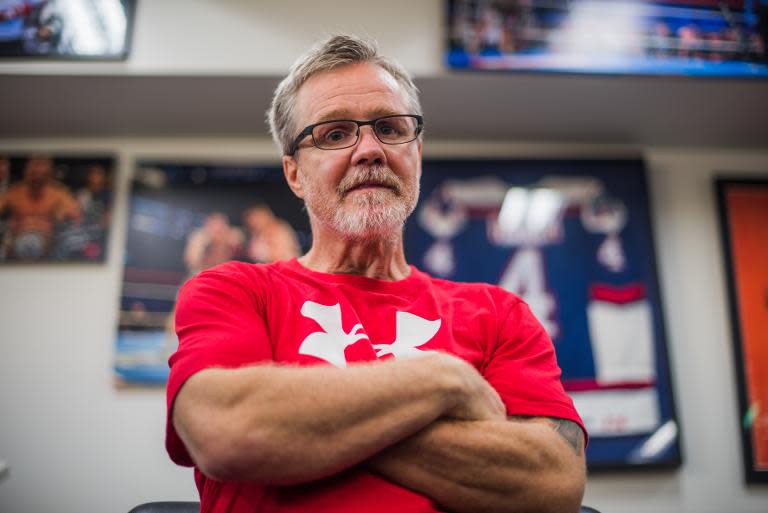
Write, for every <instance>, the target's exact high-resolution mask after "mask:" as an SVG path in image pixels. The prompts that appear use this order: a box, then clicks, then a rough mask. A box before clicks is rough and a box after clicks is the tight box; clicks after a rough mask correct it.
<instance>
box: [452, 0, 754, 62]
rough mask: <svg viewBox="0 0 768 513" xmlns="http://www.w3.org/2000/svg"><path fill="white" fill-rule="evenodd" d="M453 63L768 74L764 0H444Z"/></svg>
mask: <svg viewBox="0 0 768 513" xmlns="http://www.w3.org/2000/svg"><path fill="white" fill-rule="evenodd" d="M446 12H447V18H448V19H447V25H446V30H447V33H446V40H447V63H448V66H449V67H451V68H454V69H471V70H521V71H543V72H566V73H597V74H638V75H692V76H724V77H768V0H727V1H726V0H678V1H652V0H610V1H609V0H448V2H447V5H446Z"/></svg>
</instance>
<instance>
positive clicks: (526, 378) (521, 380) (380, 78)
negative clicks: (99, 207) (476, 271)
mask: <svg viewBox="0 0 768 513" xmlns="http://www.w3.org/2000/svg"><path fill="white" fill-rule="evenodd" d="M270 126H271V129H272V133H273V135H274V137H275V140H276V142H277V143H278V145H279V147H280V149H281V151H282V153H283V157H282V163H283V170H284V172H285V177H286V179H287V181H288V185H289V186H290V187H291V189H292V190H293V192H294V193H295V194H296V195H297V196H299V197H300V198H302V199H303V200H304V202H305V204H306V207H307V212H308V214H309V217H310V221H311V225H312V234H313V244H312V248H311V249H310V251H309V252H308V253H307V254H306V255H304V256H302V257H300V258H298V259H293V260H289V261H287V262H280V263H276V264H268V265H254V264H244V263H229V264H224V265H222V266H218V267H216V268H213V269H211V270H208V271H205V272H203V273H201V274H199V275H198V276H197V277H196V278H194V279H193V280H191V281H190V282H189V283H188V284H187V285H186V286H185V287H184V289H183V290H182V292H181V294H180V298H179V303H178V313H177V332H178V335H179V340H180V343H179V349H178V351H177V352H176V353H175V354H174V355H173V356H172V357H171V360H170V363H171V376H170V380H169V383H168V407H169V422H168V432H167V448H168V451H169V453H170V455H171V457H172V458H173V460H174V461H176V462H177V463H180V464H182V465H194V466H195V477H196V481H197V485H198V489H199V491H200V496H201V502H202V510H203V511H206V512H207V511H211V512H213V511H215V512H225V511H226V512H246V511H249V512H252V511H259V512H273V511H274V512H288V511H290V512H299V511H301V512H334V513H338V512H345V511H350V512H358V511H367V512H387V513H390V512H394V511H397V512H435V511H445V510H448V511H456V512H475V511H517V512H523V511H541V512H550V511H551V512H557V513H566V512H570V511H577V510H578V508H579V503H580V500H581V497H582V493H583V489H584V480H585V476H584V438H583V432H582V428H581V420H580V419H579V416H578V414H577V413H576V411H575V410H574V408H573V403H572V402H571V401H570V399H569V398H568V396H567V395H566V394H565V393H564V392H563V389H562V386H561V384H560V381H559V377H560V371H559V369H558V367H557V364H556V362H555V356H554V352H553V349H552V344H551V342H550V340H549V339H548V338H547V335H546V333H545V331H544V330H543V329H542V327H541V326H540V324H539V323H538V322H537V321H536V320H535V319H534V317H533V316H532V315H531V312H530V310H529V309H528V306H527V305H526V304H525V303H523V302H522V301H521V300H520V299H519V298H517V297H515V296H514V295H512V294H509V293H508V292H505V291H503V290H501V289H499V288H497V287H493V286H490V285H485V284H459V283H451V282H447V281H443V280H437V279H433V278H431V277H430V276H428V275H426V274H424V273H423V272H421V271H419V270H418V269H416V268H414V267H413V266H409V265H408V263H407V262H406V260H405V256H404V253H403V238H402V231H403V223H404V222H405V220H406V218H407V217H408V215H409V214H410V213H411V212H412V211H413V209H414V207H415V205H416V202H417V200H418V195H419V177H420V174H421V148H422V141H421V132H422V118H421V109H420V106H419V100H418V95H417V90H416V88H415V86H414V85H413V83H412V82H411V79H410V78H409V76H408V75H407V73H406V72H405V71H404V70H403V69H402V68H401V67H400V66H399V65H397V64H396V63H394V62H392V61H391V60H388V59H386V58H384V57H382V56H380V55H378V54H377V52H376V49H375V47H374V46H373V45H372V44H371V43H369V42H366V41H362V40H359V39H356V38H353V37H347V36H335V37H332V38H331V39H329V40H327V41H325V42H324V43H322V44H320V45H319V46H317V47H316V48H314V49H313V50H311V51H310V52H309V53H308V54H307V55H305V56H304V57H302V58H301V59H300V60H299V61H298V62H297V63H296V64H295V65H294V66H293V67H292V68H291V71H290V73H289V75H288V76H287V77H286V78H285V80H283V82H282V83H281V84H280V85H279V86H278V88H277V90H276V92H275V96H274V99H273V103H272V107H271V110H270Z"/></svg>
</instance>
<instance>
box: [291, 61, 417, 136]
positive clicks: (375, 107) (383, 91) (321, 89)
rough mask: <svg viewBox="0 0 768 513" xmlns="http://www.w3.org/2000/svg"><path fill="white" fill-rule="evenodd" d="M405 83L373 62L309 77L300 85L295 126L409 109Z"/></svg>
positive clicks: (294, 115)
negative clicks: (401, 82)
mask: <svg viewBox="0 0 768 513" xmlns="http://www.w3.org/2000/svg"><path fill="white" fill-rule="evenodd" d="M407 105H408V101H407V94H406V91H405V89H404V88H403V86H402V85H401V84H400V83H399V82H398V81H397V80H396V79H395V77H393V76H392V75H391V74H390V73H389V72H388V71H387V70H385V69H384V68H382V67H381V66H379V65H378V64H374V63H358V64H347V65H343V66H339V67H336V68H333V69H331V70H328V71H322V72H320V73H317V74H315V75H313V76H312V77H310V78H309V79H308V80H307V81H306V82H305V83H304V84H303V85H302V86H301V88H299V92H298V94H297V97H296V106H295V109H294V112H293V120H294V130H295V131H299V130H301V129H303V128H304V127H305V126H307V125H310V124H313V123H318V122H320V121H327V120H330V119H358V120H366V119H372V118H375V117H379V116H386V115H389V114H404V113H406V112H407V111H408V108H407Z"/></svg>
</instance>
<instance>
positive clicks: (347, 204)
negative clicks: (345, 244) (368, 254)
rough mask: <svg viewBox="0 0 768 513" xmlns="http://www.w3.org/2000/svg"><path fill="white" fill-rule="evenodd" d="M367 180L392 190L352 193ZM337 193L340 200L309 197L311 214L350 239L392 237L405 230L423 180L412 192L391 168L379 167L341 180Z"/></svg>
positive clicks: (307, 200)
mask: <svg viewBox="0 0 768 513" xmlns="http://www.w3.org/2000/svg"><path fill="white" fill-rule="evenodd" d="M366 182H374V183H381V184H385V185H386V186H388V187H390V189H385V190H376V191H367V192H365V193H362V194H360V193H355V192H350V191H351V189H353V188H354V187H355V186H357V185H359V184H361V183H366ZM336 194H337V195H336V198H337V201H323V200H322V198H315V197H314V196H313V195H310V196H307V197H306V198H305V199H306V206H307V210H308V211H309V213H310V217H311V218H314V219H315V220H317V221H319V222H322V223H324V224H326V225H328V226H330V227H331V228H332V229H333V230H334V231H335V232H337V233H339V234H340V235H341V236H342V237H343V238H345V239H347V240H373V239H382V238H389V237H392V236H396V235H397V236H399V235H400V234H401V233H402V230H403V226H404V225H405V221H406V220H407V219H408V216H409V215H411V213H412V212H413V210H414V209H415V208H416V202H417V200H418V197H419V182H418V181H416V184H415V187H414V190H413V191H410V190H408V189H407V188H406V187H404V185H403V183H402V181H401V180H400V179H399V178H398V177H397V176H396V175H395V174H394V173H393V172H392V171H391V170H389V169H387V168H384V167H381V166H377V167H371V168H366V169H362V170H359V171H356V172H355V173H351V174H350V175H348V176H347V177H345V178H344V179H343V180H342V181H341V182H340V183H339V186H338V188H337V191H336ZM350 194H351V196H350ZM338 198H341V199H338Z"/></svg>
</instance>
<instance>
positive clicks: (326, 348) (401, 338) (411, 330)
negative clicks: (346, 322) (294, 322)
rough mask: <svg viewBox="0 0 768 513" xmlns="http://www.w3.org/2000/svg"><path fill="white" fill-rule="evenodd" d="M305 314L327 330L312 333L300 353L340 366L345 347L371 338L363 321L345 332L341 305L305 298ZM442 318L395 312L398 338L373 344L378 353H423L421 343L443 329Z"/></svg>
mask: <svg viewBox="0 0 768 513" xmlns="http://www.w3.org/2000/svg"><path fill="white" fill-rule="evenodd" d="M301 315H303V316H304V317H308V318H310V319H312V320H314V321H315V322H317V324H319V325H320V328H322V330H323V331H316V332H314V333H310V334H309V335H308V336H307V337H306V338H305V339H304V341H303V342H302V343H301V346H300V347H299V353H300V354H305V355H309V356H314V357H316V358H320V359H321V360H325V361H327V362H328V363H331V364H333V365H335V366H336V367H346V366H347V359H346V358H345V357H344V350H345V349H346V348H347V347H348V346H351V345H352V344H354V343H355V342H357V341H358V340H363V339H366V340H369V339H368V335H366V334H365V330H364V328H363V325H362V324H360V323H357V324H355V326H354V327H353V328H352V329H351V330H350V331H349V333H347V332H345V331H344V329H343V328H342V325H341V306H340V305H339V304H338V303H336V304H335V305H331V306H326V305H321V304H319V303H315V302H313V301H305V302H304V305H303V306H302V307H301ZM441 323H442V320H441V319H437V320H434V321H430V320H428V319H422V318H421V317H419V316H418V315H413V314H410V313H408V312H397V314H396V315H395V340H394V342H392V343H391V344H373V348H374V349H375V350H376V356H378V357H381V356H385V355H390V354H391V355H392V356H394V357H395V358H411V357H414V356H420V355H421V354H422V353H423V350H421V349H419V347H421V346H423V345H424V344H426V343H427V342H429V341H430V340H431V339H432V337H434V336H435V334H436V333H437V331H438V330H439V329H440V324H441Z"/></svg>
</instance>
